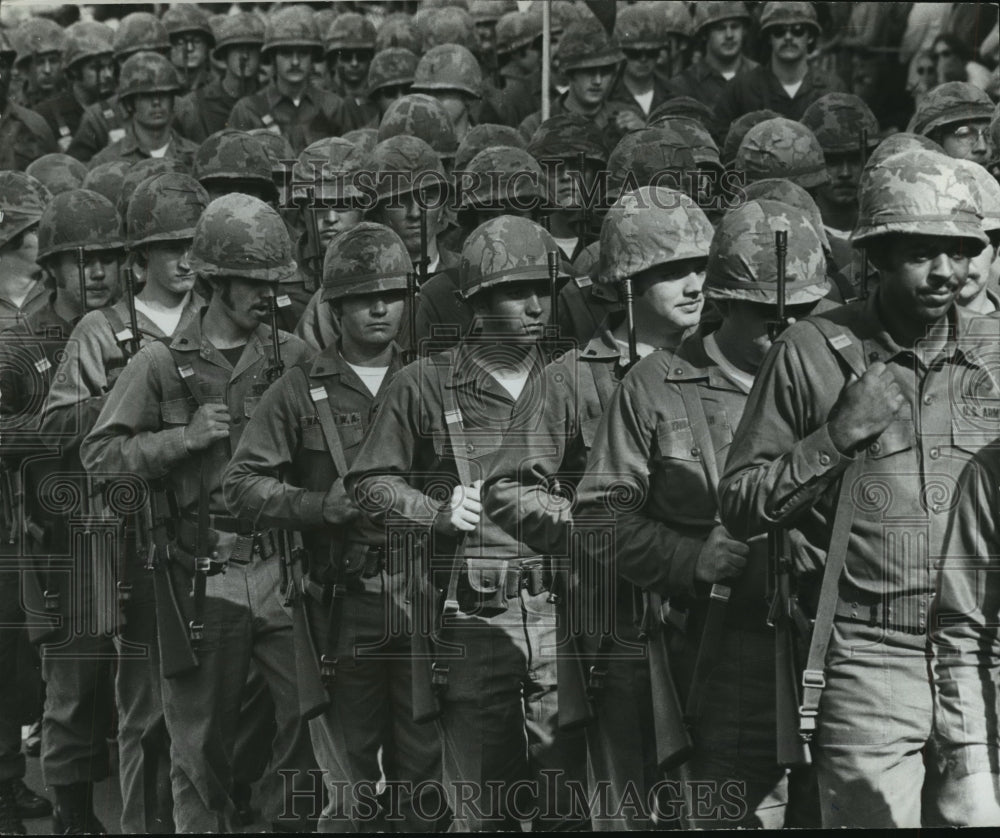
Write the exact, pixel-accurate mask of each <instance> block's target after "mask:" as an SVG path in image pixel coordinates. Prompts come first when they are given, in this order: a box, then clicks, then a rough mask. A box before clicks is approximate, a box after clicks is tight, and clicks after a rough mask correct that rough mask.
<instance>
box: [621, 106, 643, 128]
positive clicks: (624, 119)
mask: <svg viewBox="0 0 1000 838" xmlns="http://www.w3.org/2000/svg"><path fill="white" fill-rule="evenodd" d="M615 124H616V125H617V126H618V130H619V131H639V130H640V129H642V128H645V127H646V123H645V122H644V121H643V119H642V118H641V117H640V116H639V114H637V113H636V112H635V111H628V110H624V111H617V112H616V113H615Z"/></svg>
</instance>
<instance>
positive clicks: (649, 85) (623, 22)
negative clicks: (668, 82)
mask: <svg viewBox="0 0 1000 838" xmlns="http://www.w3.org/2000/svg"><path fill="white" fill-rule="evenodd" d="M659 22H660V21H659V18H658V15H657V11H656V7H655V6H648V5H646V6H626V7H625V8H624V9H622V10H621V11H620V12H619V13H618V15H617V16H616V17H615V39H616V40H617V41H618V43H619V45H620V46H621V49H622V52H623V53H624V55H625V67H624V70H623V71H622V73H621V75H620V77H619V78H618V79H617V83H616V84H615V85H614V87H613V88H612V89H611V94H610V98H611V100H612V101H613V102H624V103H626V105H628V107H627V108H625V109H623V110H621V111H619V112H618V113H617V114H615V121H616V122H617V124H618V128H619V129H620V130H622V131H636V130H638V129H639V128H645V127H646V125H647V122H646V120H647V119H648V117H649V115H650V114H651V113H652V112H653V110H654V109H655V108H656V107H658V106H659V105H661V104H662V103H663V102H664V101H665V100H666V99H668V98H669V97H670V93H669V91H668V90H667V88H666V86H665V85H664V83H663V81H662V80H661V79H660V77H659V76H658V75H657V74H656V59H657V58H659V56H660V53H661V52H662V51H663V44H664V41H665V40H666V38H665V37H664V33H663V32H662V28H661V27H659V26H658V25H657V24H658V23H659Z"/></svg>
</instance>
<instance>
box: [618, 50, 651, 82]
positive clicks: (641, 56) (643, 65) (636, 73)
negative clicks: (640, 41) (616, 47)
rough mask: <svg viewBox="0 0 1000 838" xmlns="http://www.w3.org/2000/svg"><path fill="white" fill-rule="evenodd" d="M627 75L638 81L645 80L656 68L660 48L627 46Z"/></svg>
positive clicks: (625, 51)
mask: <svg viewBox="0 0 1000 838" xmlns="http://www.w3.org/2000/svg"><path fill="white" fill-rule="evenodd" d="M622 52H624V53H625V59H626V61H625V75H626V76H628V77H629V78H630V79H634V80H636V81H645V80H646V79H648V78H649V77H650V76H651V75H653V70H655V69H656V59H657V58H658V57H659V55H660V50H659V49H653V48H649V49H646V48H639V47H625V48H623V49H622Z"/></svg>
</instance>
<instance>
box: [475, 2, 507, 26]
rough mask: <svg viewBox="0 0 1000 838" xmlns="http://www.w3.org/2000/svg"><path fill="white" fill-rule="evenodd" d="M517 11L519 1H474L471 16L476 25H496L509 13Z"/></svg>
mask: <svg viewBox="0 0 1000 838" xmlns="http://www.w3.org/2000/svg"><path fill="white" fill-rule="evenodd" d="M516 11H517V0H472V2H471V3H470V4H469V15H470V16H471V17H472V19H473V20H474V21H475V22H476V23H496V22H497V21H498V20H500V18H501V17H503V16H504V15H505V14H508V13H509V12H516Z"/></svg>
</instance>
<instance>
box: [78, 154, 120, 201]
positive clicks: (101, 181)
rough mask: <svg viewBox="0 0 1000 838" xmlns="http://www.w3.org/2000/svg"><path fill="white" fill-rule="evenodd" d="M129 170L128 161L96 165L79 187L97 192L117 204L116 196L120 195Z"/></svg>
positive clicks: (114, 161) (110, 161)
mask: <svg viewBox="0 0 1000 838" xmlns="http://www.w3.org/2000/svg"><path fill="white" fill-rule="evenodd" d="M131 168H132V164H131V163H130V162H129V161H128V160H109V161H108V162H107V163H98V164H97V165H96V166H94V167H93V168H92V169H91V170H90V171H89V172H87V174H86V176H85V177H84V179H83V183H82V184H81V187H82V188H83V189H90V190H92V191H94V192H97V193H98V194H100V195H103V196H104V197H105V198H107V199H108V200H109V201H115V202H117V201H118V196H119V195H121V193H122V184H123V183H124V181H125V173H126V172H127V171H128V170H129V169H131Z"/></svg>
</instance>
